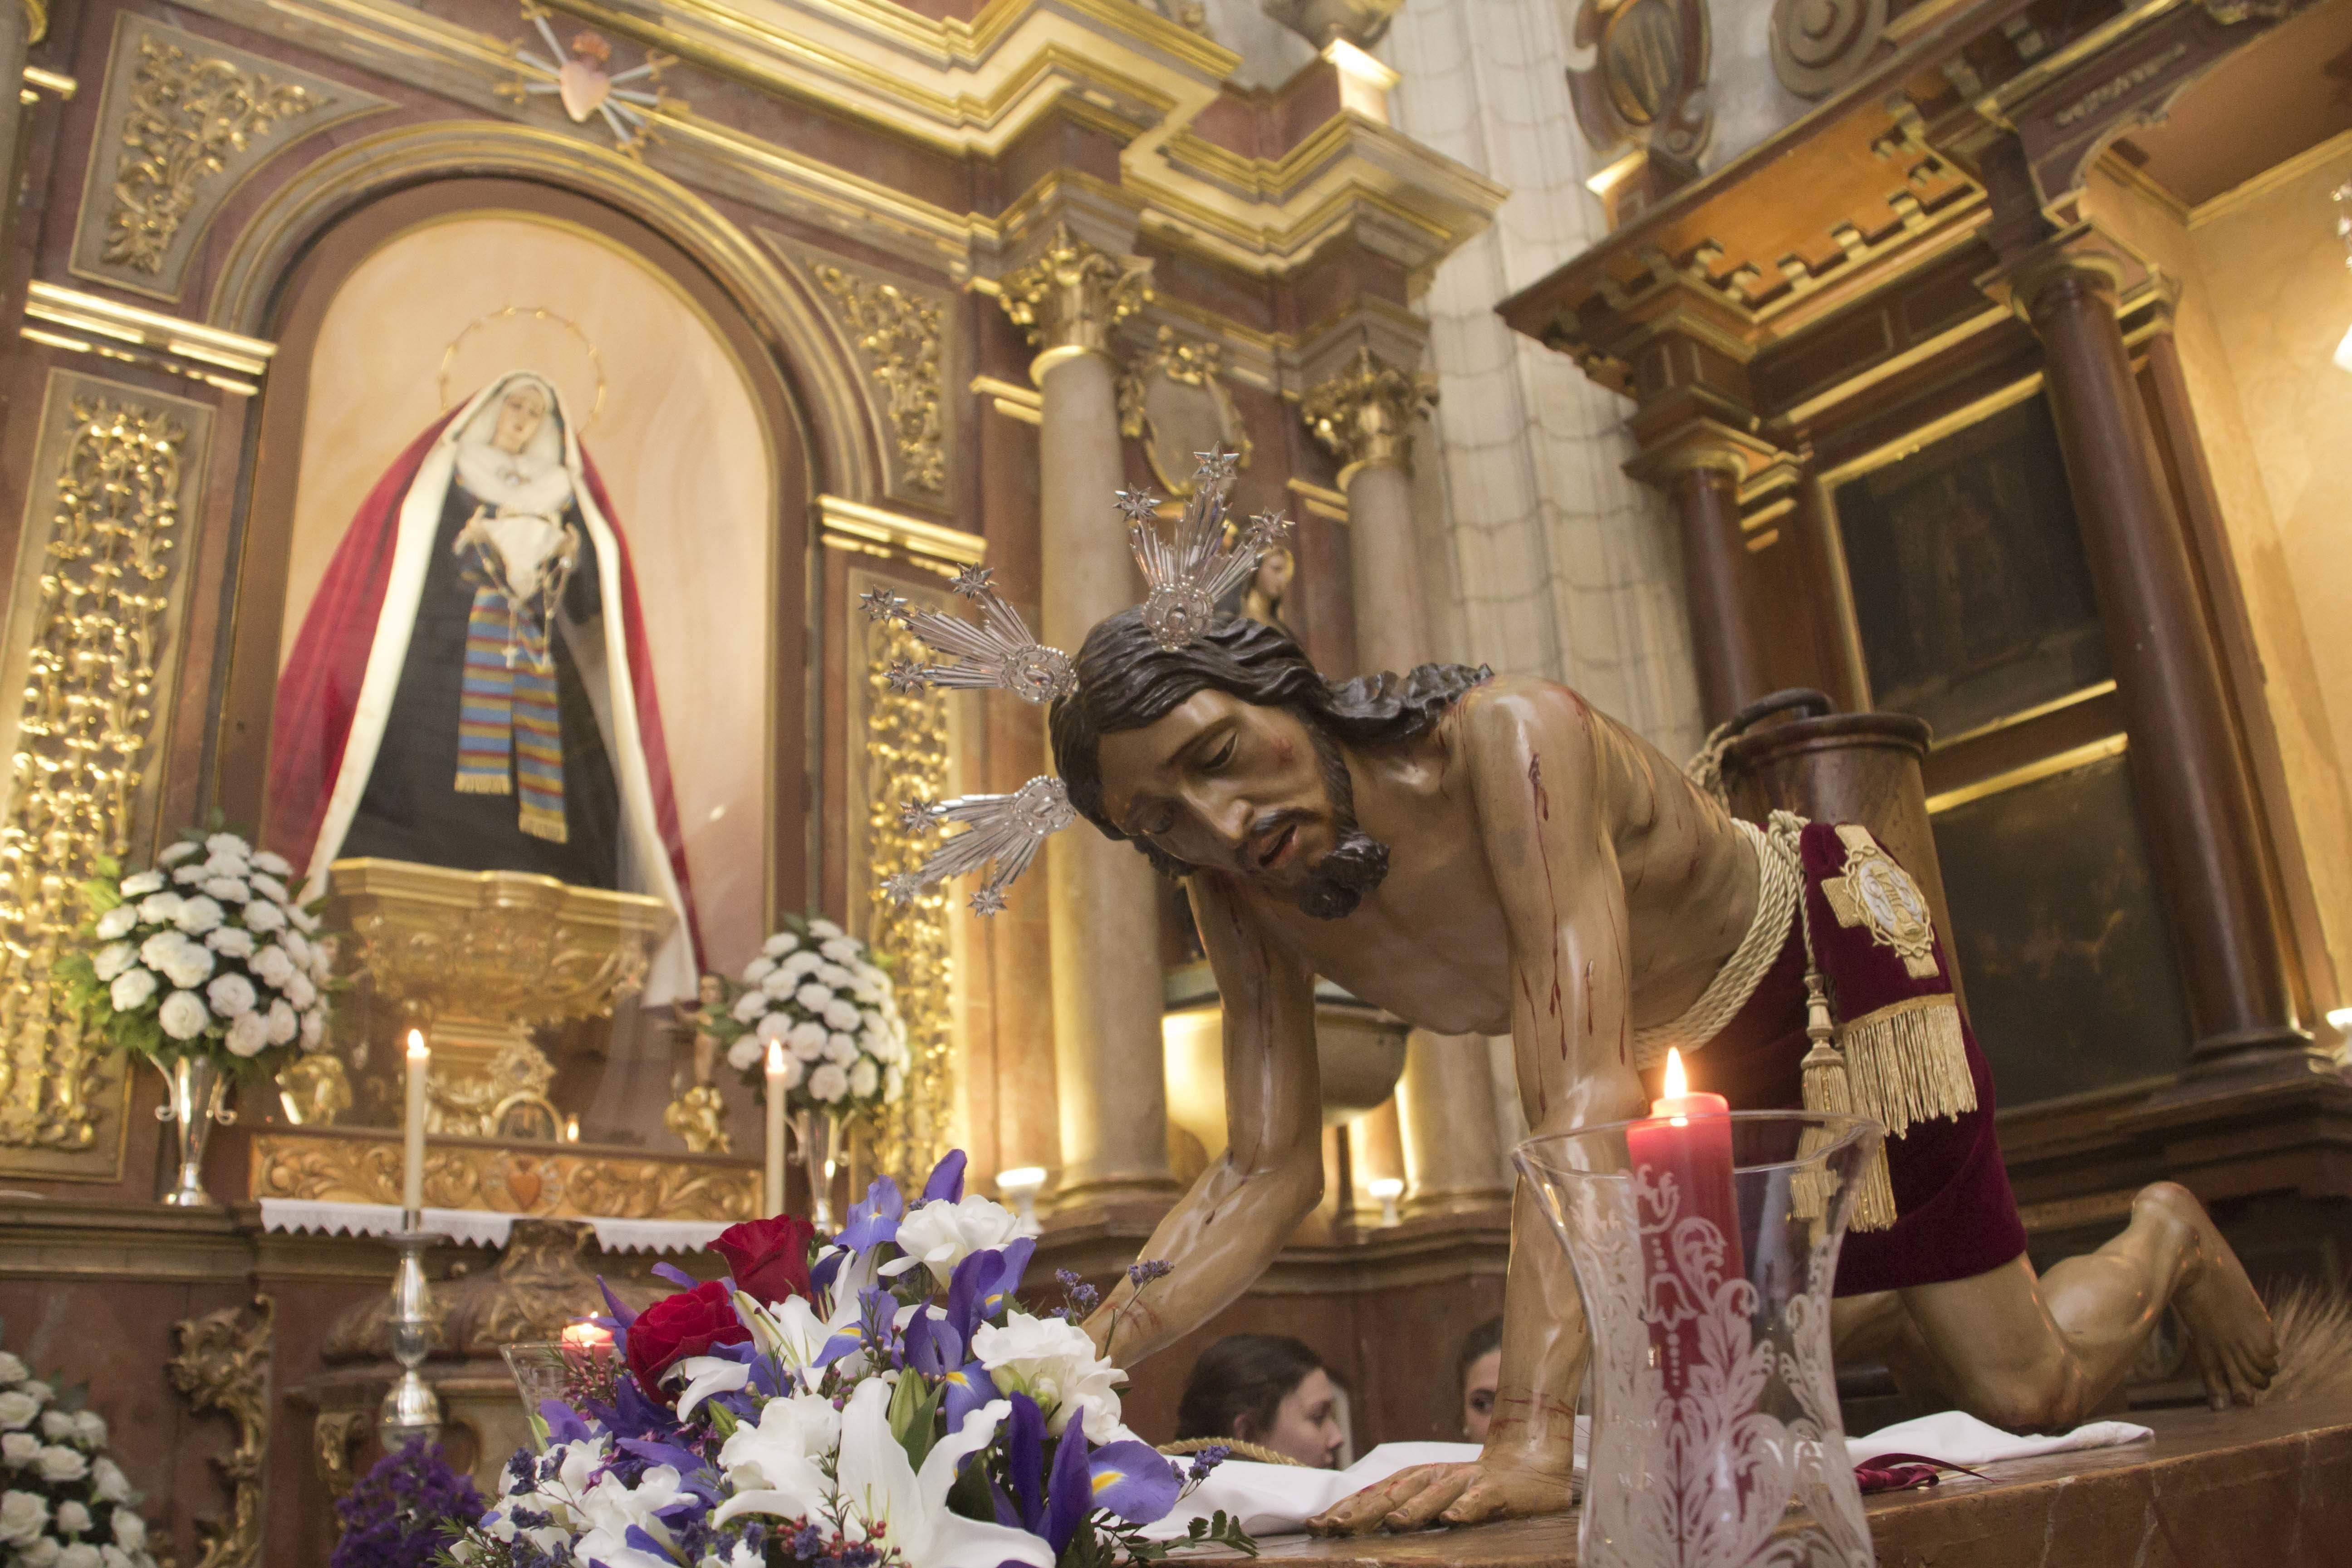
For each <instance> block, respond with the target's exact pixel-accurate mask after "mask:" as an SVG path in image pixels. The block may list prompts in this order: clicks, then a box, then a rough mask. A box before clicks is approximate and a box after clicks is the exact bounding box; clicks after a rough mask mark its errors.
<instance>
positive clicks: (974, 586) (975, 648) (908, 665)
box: [858, 445, 1290, 915]
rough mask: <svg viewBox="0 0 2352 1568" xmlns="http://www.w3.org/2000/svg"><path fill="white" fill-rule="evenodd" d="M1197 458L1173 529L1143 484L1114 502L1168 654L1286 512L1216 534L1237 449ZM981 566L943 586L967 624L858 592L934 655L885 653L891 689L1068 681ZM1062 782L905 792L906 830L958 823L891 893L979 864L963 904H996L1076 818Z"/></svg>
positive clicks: (1280, 529)
mask: <svg viewBox="0 0 2352 1568" xmlns="http://www.w3.org/2000/svg"><path fill="white" fill-rule="evenodd" d="M1193 455H1194V456H1195V457H1197V458H1200V460H1201V467H1200V469H1199V472H1198V476H1197V477H1198V479H1199V483H1198V485H1197V487H1196V488H1195V489H1194V490H1193V492H1192V500H1191V501H1190V502H1189V503H1188V504H1187V505H1186V506H1185V508H1184V511H1183V515H1182V516H1181V517H1180V518H1179V519H1178V520H1177V522H1176V530H1175V536H1174V538H1173V539H1168V538H1163V537H1162V536H1161V534H1160V531H1159V528H1158V526H1157V525H1158V521H1159V507H1160V498H1159V497H1157V496H1155V495H1153V494H1152V493H1151V492H1150V491H1149V490H1121V491H1119V492H1118V510H1119V511H1120V512H1121V513H1122V514H1124V515H1125V517H1126V518H1127V537H1128V542H1129V545H1131V546H1132V547H1133V548H1134V551H1135V560H1136V564H1137V565H1139V566H1140V567H1141V568H1142V569H1143V578H1144V582H1145V583H1146V584H1149V586H1150V596H1149V597H1147V598H1146V599H1145V600H1144V602H1143V624H1144V626H1146V627H1147V628H1148V629H1149V630H1150V633H1151V637H1152V640H1154V641H1155V642H1157V643H1158V644H1159V645H1160V647H1163V648H1166V649H1168V650H1169V651H1170V652H1171V653H1172V652H1174V651H1175V650H1177V649H1178V648H1181V647H1184V646H1185V645H1186V644H1187V643H1190V642H1192V640H1193V639H1194V638H1195V637H1200V636H1202V634H1203V633H1205V632H1207V631H1208V630H1209V628H1210V627H1211V626H1213V625H1214V624H1215V623H1216V619H1217V601H1219V600H1220V599H1222V598H1223V597H1224V596H1225V595H1228V594H1230V593H1232V592H1233V591H1234V589H1236V588H1238V587H1240V586H1241V585H1242V584H1243V582H1244V581H1245V580H1246V579H1247V578H1248V576H1249V574H1251V573H1253V572H1255V571H1256V570H1257V564H1258V562H1259V561H1260V560H1262V559H1263V558H1264V557H1265V554H1266V552H1269V551H1272V550H1277V549H1280V548H1281V547H1282V546H1283V545H1284V543H1286V536H1287V535H1288V533H1289V531H1290V520H1289V519H1287V518H1286V517H1283V516H1282V515H1280V514H1279V513H1274V512H1260V513H1259V514H1258V515H1257V516H1255V517H1254V518H1252V519H1250V521H1249V523H1248V525H1247V526H1245V527H1243V528H1239V529H1234V530H1232V533H1233V538H1232V541H1231V542H1227V539H1226V534H1227V531H1228V526H1229V525H1228V524H1227V522H1226V518H1225V498H1226V496H1227V495H1228V494H1229V493H1230V492H1231V491H1232V489H1233V488H1234V466H1235V464H1236V461H1237V454H1235V453H1234V452H1232V451H1229V450H1227V449H1226V448H1225V447H1223V446H1222V445H1220V446H1218V447H1213V448H1212V449H1211V450H1209V451H1206V452H1198V453H1195V454H1193ZM992 575H993V574H992V573H991V572H990V570H989V569H988V568H987V567H985V566H967V567H965V568H964V569H963V570H962V571H961V572H959V573H957V574H956V575H955V581H954V582H953V583H952V584H950V587H952V588H953V589H954V591H955V592H956V593H957V594H958V595H961V597H963V598H966V599H970V600H971V601H972V602H973V603H974V604H976V605H979V606H980V621H979V624H977V625H974V624H973V623H971V622H970V621H965V620H960V619H958V618H957V617H956V616H943V615H940V613H939V612H938V611H936V610H919V609H916V608H915V607H914V606H913V605H911V604H909V603H908V601H907V600H906V598H905V597H903V596H902V595H898V594H894V593H892V592H891V591H890V590H889V589H887V588H872V589H868V590H867V591H866V593H864V594H862V595H859V596H858V603H860V604H861V605H864V606H865V607H866V615H868V616H871V617H872V618H873V619H875V620H877V621H892V622H895V623H897V624H898V625H899V626H905V627H906V628H907V630H908V631H909V632H911V633H912V634H913V635H914V637H915V639H916V640H917V641H918V642H920V643H921V644H922V645H923V646H924V647H927V648H929V650H930V651H931V653H932V654H934V655H935V656H937V657H938V658H940V660H941V662H940V663H936V664H923V663H919V662H918V661H916V660H914V659H910V658H902V659H898V660H896V661H895V662H893V663H892V664H891V666H890V667H889V668H888V669H887V670H886V671H884V672H883V673H884V677H885V679H887V680H888V681H889V683H890V686H891V688H892V689H894V690H898V691H919V690H921V689H924V688H926V687H930V686H947V687H959V688H962V689H974V690H977V689H987V688H990V687H1002V688H1003V689H1005V690H1007V691H1010V692H1012V693H1013V695H1014V696H1016V697H1018V698H1020V699H1021V700H1023V701H1024V702H1037V703H1044V702H1051V701H1053V700H1055V699H1057V698H1063V697H1069V696H1072V695H1074V694H1075V693H1076V691H1077V689H1078V671H1077V665H1076V661H1075V660H1073V659H1072V658H1070V656H1069V655H1068V654H1066V653H1064V652H1063V651H1062V650H1061V649H1060V648H1057V647H1047V646H1045V644H1044V643H1041V642H1039V641H1038V640H1037V639H1036V638H1035V637H1032V636H1030V635H1029V627H1028V626H1027V625H1026V624H1025V623H1024V622H1023V620H1022V619H1021V616H1020V615H1019V614H1018V613H1017V612H1016V611H1015V610H1014V609H1013V606H1012V605H1008V604H1006V603H1005V602H1004V600H1003V597H1001V596H1000V595H998V594H997V592H996V590H995V589H994V588H993V587H992V586H991V585H990V581H991V578H992ZM1077 816H1078V814H1077V812H1076V810H1075V809H1074V808H1073V807H1072V806H1071V805H1070V797H1069V794H1068V792H1067V791H1066V790H1065V789H1064V788H1063V787H1062V781H1061V780H1059V779H1057V778H1053V777H1050V776H1047V775H1044V774H1041V775H1039V776H1038V777H1036V778H1034V779H1031V780H1030V781H1029V782H1028V783H1027V784H1023V785H1022V786H1021V787H1020V788H1019V789H1017V790H1015V791H1013V793H1012V794H1011V795H962V796H960V797H958V798H957V799H954V800H943V801H937V802H930V801H908V802H907V803H905V805H902V806H901V807H900V820H901V821H902V822H903V823H904V824H905V825H906V827H907V830H908V832H910V833H929V831H931V830H932V829H934V828H937V827H940V826H944V825H945V824H948V823H950V822H961V823H963V824H966V825H967V829H966V831H964V832H962V833H959V834H957V835H955V836H954V837H950V838H949V839H947V840H945V841H944V842H943V843H941V844H940V847H939V848H938V849H937V850H936V851H935V852H933V853H932V855H931V856H930V857H929V858H928V859H926V860H925V861H924V862H923V863H922V865H921V866H920V867H919V868H916V869H915V870H912V871H902V872H900V873H899V874H898V875H897V876H895V877H892V878H891V879H889V880H888V881H887V882H885V883H884V884H883V891H884V892H885V893H887V895H888V896H889V897H890V898H891V899H892V900H894V901H896V902H898V903H902V904H903V903H906V902H908V900H911V899H913V898H914V897H915V896H916V895H917V894H919V893H920V892H922V891H923V889H926V888H933V887H937V886H938V885H939V884H940V883H941V882H944V881H946V880H947V879H949V878H950V877H961V876H964V875H966V874H967V873H970V872H974V871H982V870H985V871H986V873H987V874H986V875H985V876H984V877H983V878H982V880H981V885H980V889H979V890H978V891H976V892H974V893H973V894H972V896H971V909H972V912H973V913H974V914H982V915H992V914H995V913H997V912H998V911H999V910H1003V908H1004V889H1007V888H1009V887H1011V886H1012V885H1013V879H1015V878H1017V877H1019V876H1020V875H1021V873H1022V872H1024V871H1025V870H1027V869H1028V868H1029V863H1030V862H1031V861H1033V860H1034V859H1035V858H1037V850H1038V847H1039V846H1041V845H1043V844H1044V843H1045V840H1046V839H1048V838H1050V837H1053V836H1054V835H1055V834H1056V833H1059V832H1060V831H1061V830H1062V829H1063V828H1065V827H1067V826H1070V824H1071V823H1073V822H1076V820H1077Z"/></svg>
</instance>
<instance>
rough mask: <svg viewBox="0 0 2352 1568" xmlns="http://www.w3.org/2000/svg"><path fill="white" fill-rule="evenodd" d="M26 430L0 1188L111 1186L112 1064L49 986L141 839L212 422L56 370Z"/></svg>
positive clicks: (117, 1087) (4, 807)
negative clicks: (92, 886)
mask: <svg viewBox="0 0 2352 1568" xmlns="http://www.w3.org/2000/svg"><path fill="white" fill-rule="evenodd" d="M40 417H41V433H40V438H39V442H38V444H37V447H35V450H34V458H33V470H32V483H31V487H30V491H29V493H28V495H27V496H26V502H25V523H24V529H23V532H22V534H21V538H22V540H23V543H22V544H21V546H20V547H19V553H18V557H17V562H16V581H15V586H14V591H13V593H12V594H11V595H10V599H9V604H10V614H9V622H8V637H7V645H6V658H5V673H0V691H7V692H14V693H17V694H18V696H17V699H16V701H15V702H14V703H13V704H12V705H9V706H7V707H5V708H0V739H5V742H6V749H5V752H0V755H6V756H7V757H8V758H9V759H10V765H9V768H8V771H7V774H6V776H5V781H0V1173H7V1174H16V1175H30V1176H50V1177H65V1178H68V1179H81V1180H90V1181H114V1180H118V1179H119V1178H120V1177H121V1161H122V1110H123V1077H122V1068H121V1058H117V1057H114V1056H112V1055H110V1054H107V1053H102V1052H100V1051H99V1050H98V1049H96V1048H94V1047H93V1045H92V1044H91V1043H90V1042H89V1041H86V1040H85V1039H84V1038H83V1037H82V1034H81V1030H80V1027H79V1025H78V1024H76V1023H75V1022H74V1021H73V1020H72V1019H71V1018H69V1017H68V1016H67V1014H66V1012H65V1010H64V1006H63V1002H62V998H61V997H60V996H59V995H58V994H56V993H55V992H54V991H53V990H52V988H51V986H50V982H49V973H50V971H51V969H52V968H53V967H54V966H55V964H56V963H57V961H58V957H59V956H60V954H61V953H62V952H63V951H64V950H65V945H66V944H67V943H68V942H69V941H70V940H71V938H72V932H73V931H74V929H75V928H76V927H77V926H78V925H79V923H80V921H81V917H82V909H81V903H80V900H79V895H78V894H77V893H76V891H75V887H76V884H78V883H79V882H80V881H81V880H82V879H85V878H87V877H88V876H89V874H90V872H91V868H92V866H93V864H94V862H95V861H96V859H97V858H98V857H99V856H100V855H111V856H115V857H118V858H138V857H141V856H143V855H145V854H146V853H147V851H148V850H149V848H150V847H152V843H153V840H154V837H155V823H154V820H153V817H154V809H155V804H154V803H155V794H156V787H157V774H158V771H159V770H158V768H157V765H156V763H157V757H158V756H159V754H160V747H161V742H162V739H163V736H164V734H165V733H166V732H167V731H168V726H169V722H170V718H171V706H172V695H173V688H174V686H175V685H176V681H175V679H174V673H175V671H176V670H177V668H178V666H179V663H180V646H179V644H180V638H179V630H180V623H181V620H182V618H183V616H184V613H185V610H186V595H185V592H184V584H185V582H186V579H187V572H188V568H187V564H186V563H187V561H188V557H189V555H190V552H191V551H192V549H193V547H194V531H195V527H196V522H197V516H196V503H197V498H198V497H199V496H200V495H201V494H202V493H203V481H204V465H205V451H206V449H207V448H208V447H209V445H210V438H211V434H212V419H213V411H212V409H211V408H209V407H207V406H206V405H204V404H201V403H194V402H190V401H189V400H187V399H185V398H179V397H173V396H170V395H165V394H163V393H158V392H151V391H148V390H146V389H144V388H142V387H136V386H131V385H126V384H121V383H119V382H112V381H107V380H104V379H101V378H100V377H97V376H92V375H86V374H81V373H79V372H77V371H67V370H53V371H51V372H50V373H49V380H48V385H47V392H46V394H45V395H44V397H43V400H42V406H41V416H40Z"/></svg>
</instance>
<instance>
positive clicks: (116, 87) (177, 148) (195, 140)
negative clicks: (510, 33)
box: [69, 16, 390, 300]
mask: <svg viewBox="0 0 2352 1568" xmlns="http://www.w3.org/2000/svg"><path fill="white" fill-rule="evenodd" d="M388 107H390V106H389V105H388V104H386V103H385V102H384V100H383V99H380V98H377V97H376V96H374V95H373V93H365V92H362V91H360V90H359V89H356V88H351V87H346V86H344V85H343V84H342V83H341V82H334V81H329V80H328V79H326V78H324V77H319V76H313V75H311V74H310V72H308V71H301V70H297V69H295V68H293V67H291V66H285V65H280V64H278V62H277V61H275V60H272V59H268V58H264V57H262V56H259V55H253V54H247V52H246V51H245V50H243V49H233V48H230V47H227V46H226V45H224V44H219V43H215V41H214V40H212V39H210V38H205V37H197V36H196V35H195V34H194V33H184V32H182V31H181V30H180V29H178V28H176V27H166V26H163V25H162V24H160V23H157V22H152V21H149V20H148V19H146V18H145V17H142V16H123V17H121V18H119V19H118V21H117V23H116V27H115V34H114V50H113V54H112V55H111V57H110V58H109V60H108V62H107V68H106V89H105V95H104V97H103V98H102V99H101V100H100V103H99V110H98V134H97V137H96V139H95V140H94V142H92V144H91V150H90V155H89V168H88V170H87V171H86V173H85V174H84V175H83V180H82V197H81V211H80V213H79V216H77V217H76V219H75V222H74V247H73V257H72V260H71V262H70V264H69V265H70V267H71V269H72V271H73V273H74V275H75V276H76V277H79V278H89V279H97V280H99V281H100V282H105V283H111V284H113V285H114V286H115V287H117V288H120V289H131V290H132V291H134V292H136V293H141V294H148V295H152V296H153V297H154V298H156V299H159V300H177V299H178V298H179V297H180V290H181V287H182V284H183V282H184V279H185V276H186V273H187V269H188V261H189V258H191V257H192V256H194V253H195V248H196V245H197V242H198V241H199V240H201V239H202V238H203V237H204V232H205V225H206V224H207V223H209V222H211V221H212V216H213V214H214V213H215V212H217V211H218V210H219V209H220V206H221V204H222V203H224V202H226V200H227V199H228V197H229V195H230V193H232V192H233V191H235V190H236V187H237V185H238V184H240V183H241V182H242V181H243V180H244V179H245V177H246V176H247V174H251V173H252V172H253V171H254V170H255V169H256V168H257V167H258V166H259V165H260V164H261V163H264V162H265V161H267V160H268V158H269V157H270V156H271V155H272V154H274V153H278V152H279V151H281V150H282V149H284V148H286V147H289V146H291V145H292V144H293V143H294V142H298V141H299V140H300V139H302V138H303V137H305V136H308V135H310V134H312V133H313V132H320V131H323V130H325V129H326V128H327V127H329V126H331V125H335V124H339V123H341V121H346V120H349V119H351V118H352V116H354V115H359V114H365V113H367V112H369V111H370V110H377V109H384V108H388Z"/></svg>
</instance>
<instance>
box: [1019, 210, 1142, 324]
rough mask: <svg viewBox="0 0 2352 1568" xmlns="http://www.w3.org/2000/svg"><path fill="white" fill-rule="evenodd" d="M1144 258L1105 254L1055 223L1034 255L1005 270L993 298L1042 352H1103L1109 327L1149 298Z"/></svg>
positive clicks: (1124, 318) (1134, 310)
mask: <svg viewBox="0 0 2352 1568" xmlns="http://www.w3.org/2000/svg"><path fill="white" fill-rule="evenodd" d="M1150 273H1151V264H1150V262H1148V261H1144V260H1142V259H1140V258H1136V257H1114V256H1111V255H1109V254H1108V253H1107V252H1105V251H1102V250H1099V249H1097V248H1096V247H1094V246H1091V245H1089V244H1087V242H1086V241H1085V240H1083V239H1080V238H1079V237H1077V236H1076V235H1074V234H1072V233H1071V232H1070V227H1069V225H1067V224H1055V226H1054V232H1053V235H1052V236H1051V237H1049V238H1048V239H1047V240H1046V241H1045V249H1043V250H1042V251H1040V252H1039V253H1038V254H1037V257H1036V258H1035V259H1034V260H1033V261H1031V262H1030V263H1029V264H1028V265H1027V266H1025V267H1022V268H1017V269H1016V270H1014V271H1013V272H1010V273H1007V274H1006V275H1005V277H1004V280H1003V284H1002V286H1001V287H1002V290H1003V291H1002V292H1001V293H1000V295H999V296H998V302H999V303H1001V304H1002V305H1003V307H1004V313H1005V314H1006V315H1007V316H1009V317H1011V318H1012V319H1013V325H1014V326H1017V327H1020V328H1021V329H1023V330H1024V331H1026V332H1027V333H1028V334H1029V341H1030V342H1032V343H1034V344H1035V345H1036V346H1037V347H1038V348H1040V349H1042V350H1045V352H1046V353H1053V352H1055V351H1056V350H1065V349H1066V350H1076V351H1079V352H1083V353H1101V354H1108V353H1109V352H1110V334H1111V329H1112V328H1114V327H1116V326H1118V324H1119V322H1121V321H1125V320H1127V318H1128V317H1129V316H1131V315H1133V314H1135V312H1136V311H1138V310H1141V309H1142V308H1143V307H1144V306H1145V305H1147V304H1149V303H1150V301H1151V284H1150Z"/></svg>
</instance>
